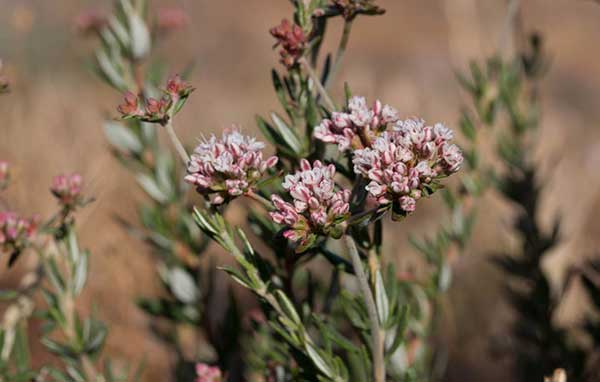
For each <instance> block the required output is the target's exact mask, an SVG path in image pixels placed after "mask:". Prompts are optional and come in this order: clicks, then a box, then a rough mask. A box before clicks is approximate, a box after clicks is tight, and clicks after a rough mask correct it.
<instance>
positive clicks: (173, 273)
mask: <svg viewBox="0 0 600 382" xmlns="http://www.w3.org/2000/svg"><path fill="white" fill-rule="evenodd" d="M169 287H170V289H171V291H172V292H173V295H175V297H176V298H177V299H178V300H179V301H181V302H183V303H185V304H192V303H195V302H196V301H197V300H198V298H199V297H200V291H199V290H198V287H197V286H196V282H195V281H194V279H193V278H192V276H191V275H190V274H189V273H188V272H187V271H185V270H184V269H182V268H180V267H174V268H171V269H170V270H169Z"/></svg>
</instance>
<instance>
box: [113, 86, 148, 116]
mask: <svg viewBox="0 0 600 382" xmlns="http://www.w3.org/2000/svg"><path fill="white" fill-rule="evenodd" d="M117 110H118V111H119V113H121V114H123V117H132V116H141V115H143V114H144V112H143V111H142V110H141V109H140V107H139V100H138V96H136V95H135V94H133V93H132V92H130V91H127V92H125V94H124V100H123V103H122V104H120V105H119V106H117Z"/></svg>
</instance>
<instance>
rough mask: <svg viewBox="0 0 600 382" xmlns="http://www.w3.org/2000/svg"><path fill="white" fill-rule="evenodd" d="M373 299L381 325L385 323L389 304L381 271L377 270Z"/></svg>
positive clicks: (388, 313) (388, 312)
mask: <svg viewBox="0 0 600 382" xmlns="http://www.w3.org/2000/svg"><path fill="white" fill-rule="evenodd" d="M375 301H376V303H377V314H378V316H379V322H380V323H381V325H385V323H386V322H387V320H388V318H389V315H390V306H389V301H388V297H387V294H386V292H385V286H384V284H383V278H382V277H381V272H380V271H379V270H377V272H376V273H375Z"/></svg>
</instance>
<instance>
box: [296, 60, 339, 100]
mask: <svg viewBox="0 0 600 382" xmlns="http://www.w3.org/2000/svg"><path fill="white" fill-rule="evenodd" d="M298 62H299V63H300V64H301V65H302V66H303V67H304V69H305V70H306V73H308V76H309V77H310V78H311V79H312V81H313V82H314V84H315V86H316V87H317V92H318V93H319V94H320V95H321V97H323V100H324V101H325V104H326V105H327V107H328V108H329V109H331V111H334V110H336V109H337V108H336V106H335V103H334V102H333V100H332V99H331V97H330V96H329V94H328V93H327V90H325V88H324V87H323V84H322V83H321V80H320V79H319V76H318V75H317V73H315V71H314V69H313V68H312V66H310V64H309V62H308V61H306V58H305V57H302V58H301V59H300V60H299V61H298Z"/></svg>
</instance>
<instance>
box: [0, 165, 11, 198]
mask: <svg viewBox="0 0 600 382" xmlns="http://www.w3.org/2000/svg"><path fill="white" fill-rule="evenodd" d="M9 170H10V169H9V166H8V162H5V161H1V160H0V191H2V190H4V189H6V187H8V182H9V180H10V171H9Z"/></svg>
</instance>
